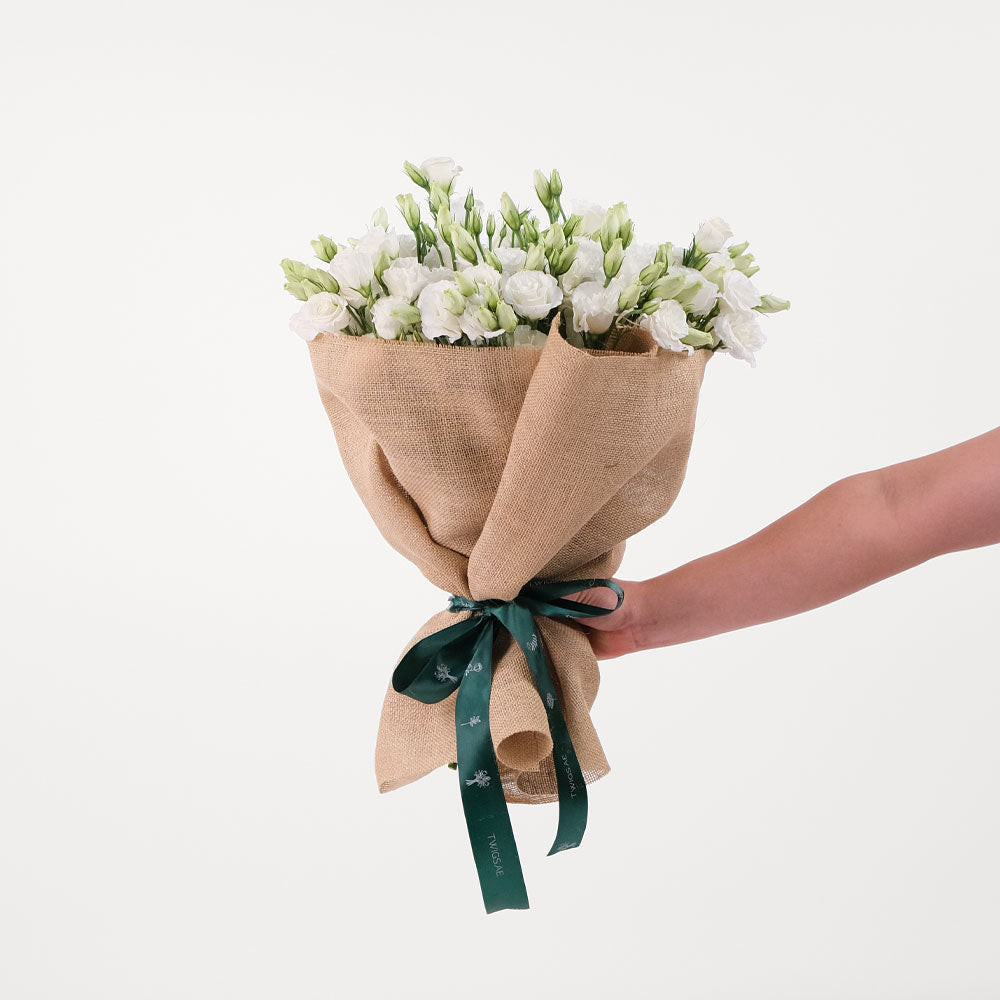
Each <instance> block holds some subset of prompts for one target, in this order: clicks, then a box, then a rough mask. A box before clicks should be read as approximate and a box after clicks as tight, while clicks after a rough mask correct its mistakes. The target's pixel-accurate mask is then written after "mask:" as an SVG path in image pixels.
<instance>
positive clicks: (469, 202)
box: [465, 188, 476, 212]
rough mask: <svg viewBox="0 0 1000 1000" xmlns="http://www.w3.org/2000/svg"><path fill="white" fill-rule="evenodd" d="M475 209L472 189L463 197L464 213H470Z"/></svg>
mask: <svg viewBox="0 0 1000 1000" xmlns="http://www.w3.org/2000/svg"><path fill="white" fill-rule="evenodd" d="M475 207H476V197H475V195H474V194H473V193H472V189H471V188H470V189H469V193H468V194H467V195H466V196H465V210H466V212H471V211H472V210H473V209H474V208H475Z"/></svg>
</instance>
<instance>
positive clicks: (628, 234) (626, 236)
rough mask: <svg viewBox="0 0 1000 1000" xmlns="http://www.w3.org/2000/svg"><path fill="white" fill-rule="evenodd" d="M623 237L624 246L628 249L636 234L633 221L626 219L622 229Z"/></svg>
mask: <svg viewBox="0 0 1000 1000" xmlns="http://www.w3.org/2000/svg"><path fill="white" fill-rule="evenodd" d="M620 232H621V237H622V246H625V247H627V246H628V245H629V244H630V243H631V242H632V237H633V235H634V234H635V226H633V225H632V220H631V219H626V220H625V221H624V222H623V223H622V226H621V229H620Z"/></svg>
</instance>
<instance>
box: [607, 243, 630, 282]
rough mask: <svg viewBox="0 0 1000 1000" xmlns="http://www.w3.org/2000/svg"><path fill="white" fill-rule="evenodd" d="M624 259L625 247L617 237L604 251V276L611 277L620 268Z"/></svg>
mask: <svg viewBox="0 0 1000 1000" xmlns="http://www.w3.org/2000/svg"><path fill="white" fill-rule="evenodd" d="M624 259H625V247H623V246H622V241H621V240H620V239H618V238H616V239H615V240H614V242H613V243H612V244H611V246H609V247H608V249H607V250H606V251H605V253H604V274H605V277H608V278H613V277H614V276H615V275H616V274H617V273H618V272H619V271H620V270H621V266H622V261H623V260H624Z"/></svg>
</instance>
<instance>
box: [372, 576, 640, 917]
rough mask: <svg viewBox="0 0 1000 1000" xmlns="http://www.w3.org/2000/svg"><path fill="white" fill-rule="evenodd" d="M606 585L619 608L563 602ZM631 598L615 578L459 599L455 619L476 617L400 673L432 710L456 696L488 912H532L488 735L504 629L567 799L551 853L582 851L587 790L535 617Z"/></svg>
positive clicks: (420, 652)
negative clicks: (525, 675)
mask: <svg viewBox="0 0 1000 1000" xmlns="http://www.w3.org/2000/svg"><path fill="white" fill-rule="evenodd" d="M598 587H604V588H607V589H608V590H611V591H612V592H613V593H614V594H615V595H616V596H617V598H618V601H617V603H616V604H615V606H614V607H613V608H602V607H598V606H595V605H590V604H582V603H580V602H578V601H569V600H565V597H566V595H567V594H575V593H579V592H580V591H583V590H592V589H595V588H598ZM624 597H625V595H624V592H623V591H622V589H621V587H619V586H618V584H617V583H615V582H614V581H613V580H559V581H540V580H533V581H532V582H531V583H529V584H527V585H526V586H525V587H524V588H522V590H521V592H520V593H519V594H518V595H517V597H515V598H514V599H513V600H512V601H501V600H495V599H487V600H482V601H477V600H473V599H472V598H469V597H462V596H460V595H458V594H452V595H451V598H450V600H449V603H448V609H449V610H450V611H455V612H458V611H471V612H472V615H471V616H470V617H469V618H466V619H463V620H462V621H459V622H456V623H455V624H454V625H449V626H448V627H447V628H444V629H441V630H440V631H439V632H435V633H434V634H433V635H429V636H426V637H425V638H423V639H420V640H419V641H418V642H416V643H414V645H413V646H412V647H411V648H410V650H409V651H408V652H407V653H406V654H405V655H404V656H403V658H402V659H401V660H400V661H399V664H398V666H397V667H396V670H395V671H394V673H393V675H392V686H393V688H395V690H396V691H399V692H400V693H401V694H405V695H407V696H408V697H410V698H415V699H416V700H417V701H422V702H424V703H427V704H431V703H434V702H438V701H442V700H443V699H445V698H447V697H448V696H449V695H451V694H452V693H454V692H456V691H457V692H458V696H457V698H456V699H455V739H456V746H457V751H458V776H459V789H460V791H461V795H462V807H463V810H464V812H465V821H466V825H467V827H468V830H469V841H470V843H471V845H472V854H473V858H474V860H475V862H476V869H477V871H478V873H479V883H480V887H481V889H482V893H483V902H484V903H485V905H486V911H487V913H493V912H494V911H496V910H507V909H527V907H528V895H527V890H526V889H525V885H524V876H523V874H522V871H521V862H520V858H519V856H518V853H517V844H516V842H515V840H514V831H513V828H512V827H511V823H510V814H509V812H508V809H507V801H506V798H505V796H504V791H503V784H502V782H501V778H500V767H499V764H498V763H497V759H496V754H495V752H494V749H493V737H492V734H491V732H490V721H489V711H490V694H491V692H492V688H493V641H494V638H495V630H496V626H497V625H499V626H501V627H502V628H504V629H505V630H506V631H507V632H509V633H510V635H511V637H512V638H513V640H514V641H515V642H516V643H517V644H518V646H519V647H520V649H521V651H522V652H523V653H524V657H525V660H526V661H527V664H528V669H529V670H530V671H531V676H532V678H533V680H534V682H535V687H536V689H537V690H538V695H539V697H540V698H541V700H542V704H543V705H544V706H545V711H546V718H547V721H548V726H549V734H550V736H551V737H552V764H553V767H554V768H555V775H556V788H557V791H558V796H559V823H558V827H557V830H556V838H555V840H554V841H553V844H552V848H551V849H550V850H549V854H557V853H558V852H560V851H565V850H569V849H570V848H573V847H579V846H580V842H581V841H582V840H583V834H584V831H585V830H586V828H587V783H586V780H585V778H584V776H583V771H582V769H581V767H580V762H579V760H578V759H577V756H576V750H575V749H574V747H573V741H572V739H571V738H570V734H569V728H568V727H567V725H566V719H565V717H564V716H563V712H562V706H561V705H560V703H559V701H560V700H559V697H558V695H557V693H556V689H555V684H554V682H553V678H552V674H551V672H550V671H549V664H548V659H547V657H546V655H545V649H544V646H543V645H542V642H541V639H540V638H539V635H538V632H537V630H536V627H535V617H536V616H537V617H545V618H598V617H603V616H604V615H609V614H611V613H612V612H613V611H616V610H617V609H618V608H619V607H621V603H622V601H623V600H624Z"/></svg>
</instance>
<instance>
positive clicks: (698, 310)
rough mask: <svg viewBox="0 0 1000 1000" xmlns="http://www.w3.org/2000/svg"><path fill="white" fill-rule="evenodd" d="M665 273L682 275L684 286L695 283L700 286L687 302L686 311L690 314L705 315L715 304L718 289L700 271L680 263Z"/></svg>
mask: <svg viewBox="0 0 1000 1000" xmlns="http://www.w3.org/2000/svg"><path fill="white" fill-rule="evenodd" d="M667 274H668V276H671V275H674V274H680V275H683V277H684V283H685V287H686V288H691V287H693V286H694V285H695V284H698V285H700V286H701V287H700V288H699V289H698V291H697V292H696V293H695V295H694V298H692V299H691V300H690V301H688V302H687V311H688V312H689V313H690V314H691V315H692V316H706V315H707V314H708V313H710V312H711V311H712V306H714V305H715V300H716V299H717V298H718V297H719V290H718V288H716V286H715V285H714V284H713V283H712V282H711V281H709V279H708V278H707V277H706V276H705V275H704V274H702V273H701V271H696V270H695V269H694V268H693V267H684V266H683V265H682V266H680V267H671V268H670V270H669V271H668V272H667Z"/></svg>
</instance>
